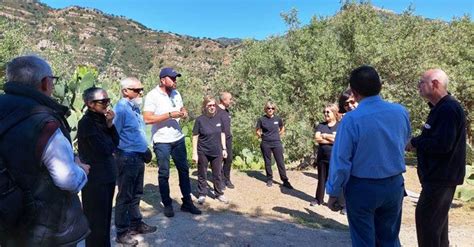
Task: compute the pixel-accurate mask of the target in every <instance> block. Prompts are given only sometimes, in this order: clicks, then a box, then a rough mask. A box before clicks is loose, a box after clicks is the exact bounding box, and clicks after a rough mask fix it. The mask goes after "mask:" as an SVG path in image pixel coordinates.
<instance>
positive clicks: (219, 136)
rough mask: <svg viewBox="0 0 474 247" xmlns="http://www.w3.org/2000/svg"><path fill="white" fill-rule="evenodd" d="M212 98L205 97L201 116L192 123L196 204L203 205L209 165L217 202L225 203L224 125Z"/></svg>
mask: <svg viewBox="0 0 474 247" xmlns="http://www.w3.org/2000/svg"><path fill="white" fill-rule="evenodd" d="M216 108H217V105H216V101H215V99H214V98H212V97H211V96H205V97H204V100H203V102H202V115H201V116H199V117H198V118H197V119H196V121H195V122H194V128H193V156H192V157H193V162H195V163H197V165H198V194H199V198H198V203H199V204H203V203H204V201H205V200H206V195H207V167H208V163H211V170H212V183H213V184H214V192H215V195H216V198H217V200H219V201H221V202H224V203H227V202H228V201H227V199H226V198H225V197H224V192H223V190H222V188H221V186H222V176H221V175H222V174H221V171H222V159H223V158H225V157H227V151H226V148H225V147H226V145H225V141H226V136H225V133H224V131H225V130H224V124H223V123H222V119H221V117H220V116H218V115H217V114H216V113H217V109H216Z"/></svg>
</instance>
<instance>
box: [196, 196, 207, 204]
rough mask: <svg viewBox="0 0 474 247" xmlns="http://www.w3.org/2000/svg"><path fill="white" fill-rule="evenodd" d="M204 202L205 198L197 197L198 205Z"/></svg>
mask: <svg viewBox="0 0 474 247" xmlns="http://www.w3.org/2000/svg"><path fill="white" fill-rule="evenodd" d="M205 201H206V197H205V196H199V198H198V203H199V204H204V202H205Z"/></svg>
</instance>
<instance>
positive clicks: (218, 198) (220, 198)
mask: <svg viewBox="0 0 474 247" xmlns="http://www.w3.org/2000/svg"><path fill="white" fill-rule="evenodd" d="M217 200H219V201H220V202H223V203H225V204H227V203H229V200H227V198H225V196H224V195H220V196H218V197H217Z"/></svg>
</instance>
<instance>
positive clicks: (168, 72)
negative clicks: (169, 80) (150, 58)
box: [160, 68, 181, 78]
mask: <svg viewBox="0 0 474 247" xmlns="http://www.w3.org/2000/svg"><path fill="white" fill-rule="evenodd" d="M166 76H169V77H180V76H181V74H180V73H178V72H176V71H175V70H174V69H173V68H162V69H161V71H160V78H163V77H166Z"/></svg>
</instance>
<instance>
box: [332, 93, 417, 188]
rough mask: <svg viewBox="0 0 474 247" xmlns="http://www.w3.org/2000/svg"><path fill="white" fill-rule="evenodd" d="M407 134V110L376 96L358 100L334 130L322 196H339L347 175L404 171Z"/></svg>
mask: <svg viewBox="0 0 474 247" xmlns="http://www.w3.org/2000/svg"><path fill="white" fill-rule="evenodd" d="M410 135H411V129H410V118H409V114H408V112H407V110H406V109H405V108H404V107H403V106H401V105H399V104H394V103H389V102H386V101H384V100H382V98H381V97H380V96H379V95H376V96H371V97H366V98H364V99H362V100H361V101H360V103H359V106H358V107H357V108H356V109H355V110H353V111H351V112H348V113H346V114H345V115H344V117H343V119H342V121H341V124H340V125H339V127H338V129H337V135H336V140H335V141H334V145H333V148H332V154H331V161H330V163H329V164H330V165H329V177H328V181H327V183H326V193H327V194H329V195H330V196H339V195H340V193H341V191H342V188H344V187H345V185H346V183H347V181H348V180H349V178H350V176H355V177H358V178H371V179H382V178H387V177H391V176H394V175H398V174H401V173H403V172H405V146H406V144H407V143H408V141H409V139H410Z"/></svg>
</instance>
